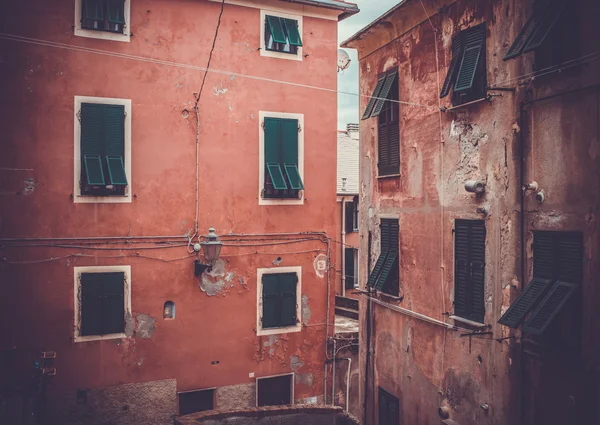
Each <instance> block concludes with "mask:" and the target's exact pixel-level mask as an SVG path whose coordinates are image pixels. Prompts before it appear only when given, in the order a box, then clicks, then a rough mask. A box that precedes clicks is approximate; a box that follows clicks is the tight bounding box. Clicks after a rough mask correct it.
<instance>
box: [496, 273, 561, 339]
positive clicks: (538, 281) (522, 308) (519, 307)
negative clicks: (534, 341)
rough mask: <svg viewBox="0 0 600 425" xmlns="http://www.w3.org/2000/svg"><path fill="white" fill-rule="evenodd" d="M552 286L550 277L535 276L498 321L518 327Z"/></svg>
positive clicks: (511, 326)
mask: <svg viewBox="0 0 600 425" xmlns="http://www.w3.org/2000/svg"><path fill="white" fill-rule="evenodd" d="M551 286H552V281H551V280H550V279H543V278H539V277H534V278H533V280H532V281H531V282H529V284H528V285H527V286H526V287H525V289H524V290H523V292H521V295H519V296H518V297H517V299H516V300H515V302H514V303H513V304H512V305H511V306H510V307H509V308H508V310H506V312H505V313H504V314H503V315H502V317H501V318H500V320H498V323H500V324H501V325H504V326H508V327H510V328H515V329H516V328H517V327H518V326H519V325H520V324H521V323H523V320H525V317H526V316H527V314H529V312H530V311H531V310H532V309H533V308H534V307H535V306H536V305H538V303H539V302H540V300H541V299H542V298H543V297H544V295H545V294H546V292H548V289H550V287H551Z"/></svg>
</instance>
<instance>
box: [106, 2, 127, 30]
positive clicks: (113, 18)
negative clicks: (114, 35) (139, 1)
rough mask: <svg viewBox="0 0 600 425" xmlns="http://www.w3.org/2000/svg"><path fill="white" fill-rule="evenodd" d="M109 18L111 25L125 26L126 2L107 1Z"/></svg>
mask: <svg viewBox="0 0 600 425" xmlns="http://www.w3.org/2000/svg"><path fill="white" fill-rule="evenodd" d="M106 5H107V9H106V10H107V13H106V14H107V17H108V21H109V22H110V23H111V24H121V25H124V24H125V0H107V1H106Z"/></svg>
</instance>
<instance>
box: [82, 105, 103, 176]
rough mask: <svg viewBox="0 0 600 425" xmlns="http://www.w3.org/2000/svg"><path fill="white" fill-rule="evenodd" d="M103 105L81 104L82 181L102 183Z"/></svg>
mask: <svg viewBox="0 0 600 425" xmlns="http://www.w3.org/2000/svg"><path fill="white" fill-rule="evenodd" d="M104 106H105V105H100V104H95V103H82V104H81V139H80V147H81V148H80V150H81V165H82V167H81V168H82V174H83V176H84V179H83V183H84V184H89V185H104V184H106V183H105V176H104V171H103V169H104V167H103V166H102V158H103V154H104V147H103V145H104Z"/></svg>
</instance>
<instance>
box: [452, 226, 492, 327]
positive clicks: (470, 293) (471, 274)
mask: <svg viewBox="0 0 600 425" xmlns="http://www.w3.org/2000/svg"><path fill="white" fill-rule="evenodd" d="M485 235H486V231H485V221H483V220H456V222H455V223H454V315H455V316H458V317H462V318H463V319H467V320H472V321H474V322H478V323H483V321H484V318H485V300H484V285H485Z"/></svg>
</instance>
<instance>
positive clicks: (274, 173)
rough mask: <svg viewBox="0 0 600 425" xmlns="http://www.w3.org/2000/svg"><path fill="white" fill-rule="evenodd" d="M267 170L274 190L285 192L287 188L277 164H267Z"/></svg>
mask: <svg viewBox="0 0 600 425" xmlns="http://www.w3.org/2000/svg"><path fill="white" fill-rule="evenodd" d="M267 170H268V172H269V177H271V183H273V187H274V188H275V189H277V190H285V189H287V188H288V187H287V184H286V183H285V177H283V171H282V170H281V166H280V165H279V164H272V163H267Z"/></svg>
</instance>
